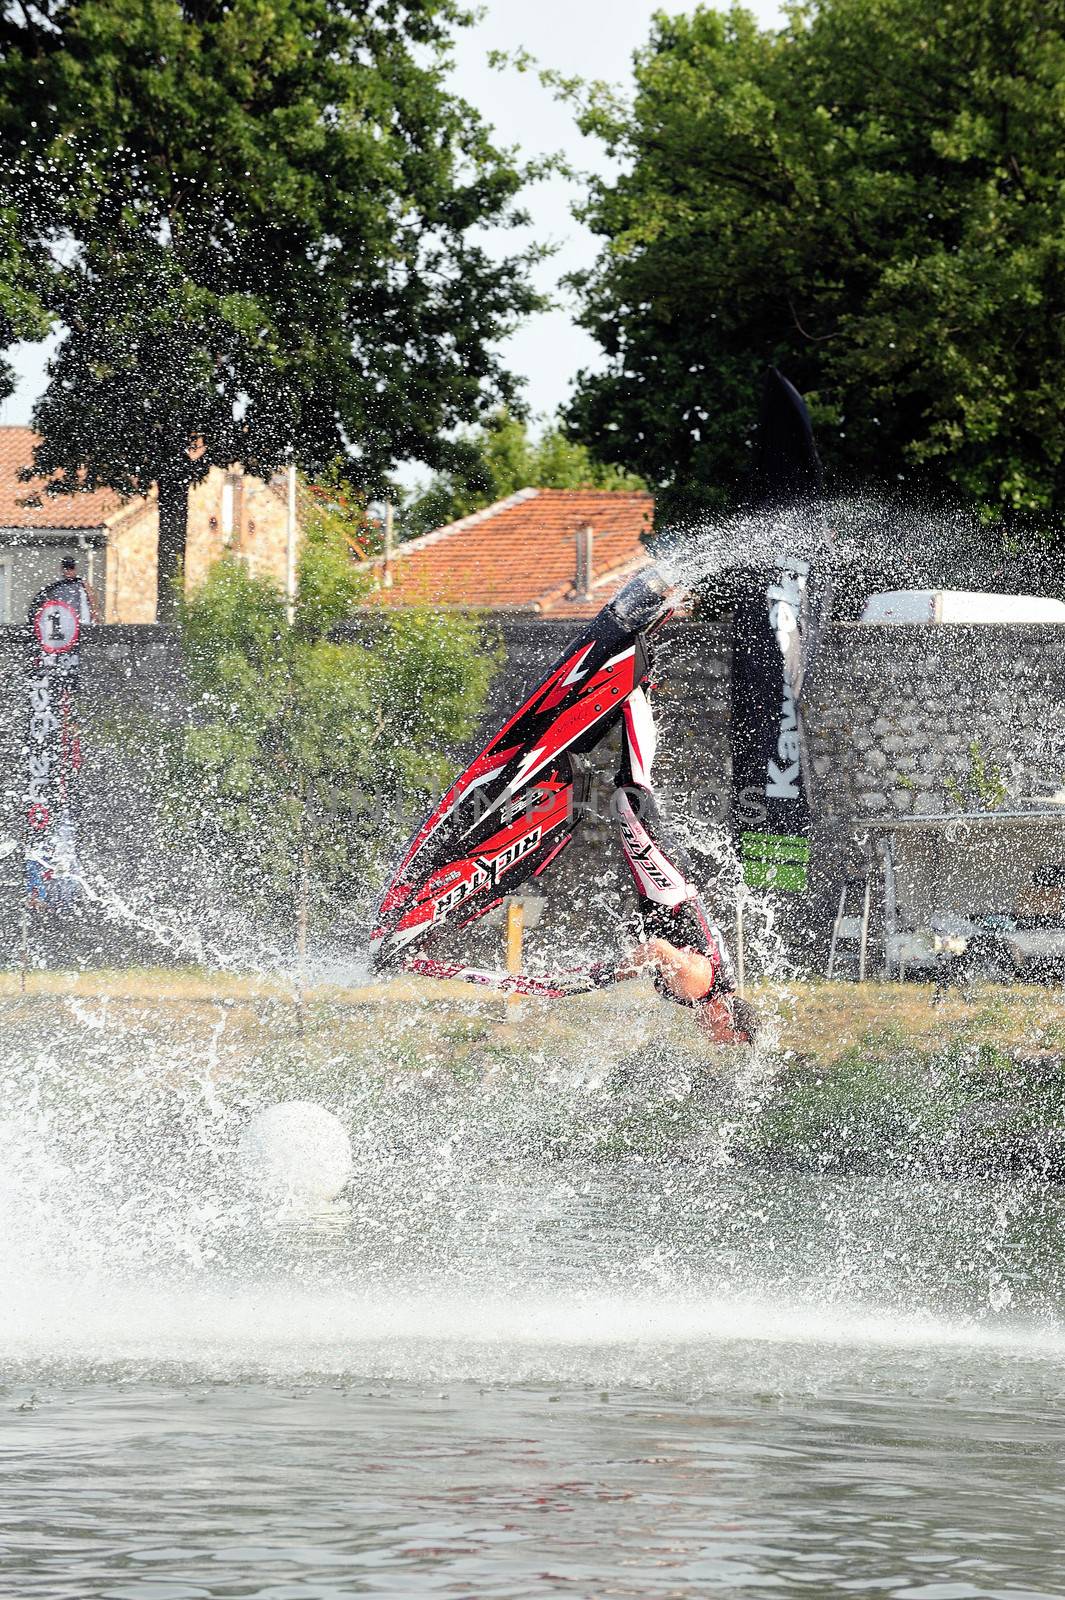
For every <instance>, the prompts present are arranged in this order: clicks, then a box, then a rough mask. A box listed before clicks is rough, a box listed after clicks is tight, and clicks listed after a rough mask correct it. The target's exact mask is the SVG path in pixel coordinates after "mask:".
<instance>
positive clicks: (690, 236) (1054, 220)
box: [570, 0, 1065, 521]
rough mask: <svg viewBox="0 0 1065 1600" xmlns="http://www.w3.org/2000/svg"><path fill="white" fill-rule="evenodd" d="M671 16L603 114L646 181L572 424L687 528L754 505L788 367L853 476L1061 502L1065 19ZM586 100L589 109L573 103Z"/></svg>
mask: <svg viewBox="0 0 1065 1600" xmlns="http://www.w3.org/2000/svg"><path fill="white" fill-rule="evenodd" d="M787 16H788V20H787V22H786V24H785V26H784V27H783V28H781V29H779V30H775V31H772V30H771V31H762V30H760V29H759V28H758V26H757V25H756V23H755V21H754V20H753V18H752V17H751V16H750V14H749V13H747V12H745V11H743V10H738V9H737V10H733V11H730V12H729V13H727V14H724V15H722V14H719V13H717V12H714V11H709V10H705V9H701V8H700V9H698V10H696V11H695V12H694V13H693V14H692V15H691V16H689V17H671V18H667V17H664V16H661V15H660V16H658V17H657V18H656V21H655V25H654V29H653V33H652V36H651V40H650V43H649V45H648V46H647V47H646V48H645V49H644V50H643V51H642V52H641V53H640V54H639V55H638V57H637V60H636V68H635V98H634V100H633V103H632V105H631V106H625V105H621V104H620V103H618V102H617V101H614V100H611V99H610V98H609V97H608V96H607V95H606V94H604V93H602V92H599V93H595V92H593V93H591V94H590V95H588V96H586V97H585V98H584V100H583V102H582V109H581V114H580V120H581V126H582V128H583V129H584V131H585V132H586V133H591V134H598V135H599V136H600V138H602V139H603V140H604V141H605V142H606V144H607V146H608V148H609V149H610V150H611V151H612V152H613V153H614V154H615V155H616V156H618V157H619V158H620V159H621V161H622V169H623V170H622V175H621V176H620V177H619V178H618V179H616V180H615V181H613V182H608V181H600V182H597V183H595V184H593V186H592V189H591V192H590V195H589V199H588V202H587V208H586V212H585V214H586V216H587V219H588V220H589V222H590V224H591V226H592V227H593V229H594V230H595V231H596V232H597V233H598V234H599V235H600V236H601V237H602V239H603V240H604V246H603V250H602V253H601V255H600V257H599V260H598V262H597V264H596V266H595V267H594V269H593V270H592V271H590V272H589V273H587V274H585V275H583V277H582V278H581V279H580V280H579V286H580V289H581V292H582V296H583V312H582V321H583V323H584V326H585V327H587V328H588V329H589V330H590V331H591V332H592V333H593V334H594V335H595V337H596V338H597V340H598V341H599V343H600V345H601V346H602V347H603V349H604V351H605V352H606V355H607V357H608V365H607V368H606V370H605V371H604V372H602V373H584V374H583V375H582V376H581V378H580V381H579V384H578V388H577V393H576V397H575V400H574V402H573V406H572V410H571V413H570V421H571V425H572V427H573V428H574V430H575V431H576V432H578V433H579V435H580V436H581V437H582V438H585V439H587V440H588V442H589V444H590V446H591V448H592V449H593V450H594V451H595V452H596V453H597V454H598V455H600V456H601V457H603V458H604V459H610V460H615V461H618V462H621V463H624V464H625V465H627V466H630V467H632V468H634V469H635V470H638V471H640V472H642V473H644V474H645V475H646V476H647V478H648V479H649V480H650V481H651V482H652V483H653V484H655V485H656V486H658V488H659V490H660V493H661V495H662V499H663V501H664V502H665V510H666V512H667V514H669V513H670V512H672V513H673V514H678V515H682V514H685V513H697V512H698V511H700V510H701V509H704V508H706V507H707V506H712V505H714V504H715V503H717V502H719V501H720V499H721V498H722V496H723V495H727V494H728V492H729V491H730V490H731V489H732V488H733V487H734V486H735V484H736V482H737V480H738V478H739V477H740V475H741V473H742V470H743V468H744V466H745V461H746V458H747V449H746V446H747V445H748V443H749V439H748V426H749V422H750V419H751V417H752V415H753V414H754V410H755V404H756V385H757V382H758V377H759V374H760V372H761V370H762V369H764V367H765V365H766V364H767V363H768V362H775V363H776V364H778V365H779V366H780V367H781V368H782V369H783V370H784V371H785V372H786V373H787V374H788V376H789V377H791V378H792V379H793V381H795V382H796V383H797V384H798V386H799V387H800V388H801V389H803V390H804V391H805V392H806V394H807V396H808V398H809V400H810V401H811V409H812V411H813V414H814V418H815V422H816V423H817V424H819V434H820V439H821V442H822V444H823V448H824V453H825V455H826V456H827V457H828V460H829V463H830V465H831V466H832V467H834V468H835V470H836V473H837V476H838V478H839V479H840V480H842V481H843V482H846V481H848V480H850V481H852V482H853V481H859V482H868V481H870V480H872V481H874V482H875V481H880V482H882V483H883V482H887V483H891V484H894V483H896V482H897V480H898V479H899V478H900V477H905V478H906V479H907V480H908V481H909V482H910V483H911V485H913V486H914V487H922V486H923V487H927V486H929V485H934V486H936V487H938V488H942V487H944V486H946V487H947V488H949V489H950V491H951V492H952V493H953V494H955V495H956V496H957V497H959V498H962V499H968V500H972V501H976V502H978V503H980V504H981V505H982V506H983V507H985V508H987V509H988V510H989V511H990V512H991V513H993V514H1000V513H1010V514H1013V513H1017V514H1021V515H1029V516H1031V517H1033V518H1036V519H1043V520H1044V521H1045V520H1047V519H1049V518H1053V517H1059V516H1060V515H1061V513H1062V511H1063V510H1065V411H1063V409H1062V407H1061V405H1060V399H1059V396H1060V372H1061V368H1062V362H1063V357H1065V186H1063V185H1062V182H1061V156H1060V152H1061V148H1062V145H1063V142H1065V97H1063V95H1062V92H1061V86H1062V83H1063V82H1065V5H1063V4H1062V0H942V3H939V4H936V5H930V4H929V3H928V0H821V3H820V4H812V5H800V6H796V7H794V8H792V9H790V10H789V11H788V14H787ZM577 92H580V91H577Z"/></svg>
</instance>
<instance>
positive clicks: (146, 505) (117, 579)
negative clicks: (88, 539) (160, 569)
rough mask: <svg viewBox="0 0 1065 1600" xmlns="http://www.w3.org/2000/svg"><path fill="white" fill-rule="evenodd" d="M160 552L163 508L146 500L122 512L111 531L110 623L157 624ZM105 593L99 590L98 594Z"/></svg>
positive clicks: (108, 562)
mask: <svg viewBox="0 0 1065 1600" xmlns="http://www.w3.org/2000/svg"><path fill="white" fill-rule="evenodd" d="M158 551H159V508H158V506H157V505H156V503H155V501H154V500H142V501H139V502H137V503H135V504H134V505H132V506H130V507H128V508H126V509H124V510H123V511H121V512H120V513H119V514H118V516H116V517H115V518H113V519H112V522H111V525H110V527H109V529H108V560H107V585H106V598H107V604H106V609H105V612H104V616H105V619H106V621H108V622H113V623H147V622H154V621H155V598H156V596H155V588H156V586H155V568H156V561H157V560H158ZM102 592H103V591H101V589H99V588H97V595H100V594H101V593H102Z"/></svg>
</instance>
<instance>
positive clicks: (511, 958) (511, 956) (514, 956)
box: [507, 900, 525, 1011]
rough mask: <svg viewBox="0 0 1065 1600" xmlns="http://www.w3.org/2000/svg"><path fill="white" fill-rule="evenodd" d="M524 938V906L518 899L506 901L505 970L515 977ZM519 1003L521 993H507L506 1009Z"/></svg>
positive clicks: (509, 1009)
mask: <svg viewBox="0 0 1065 1600" xmlns="http://www.w3.org/2000/svg"><path fill="white" fill-rule="evenodd" d="M524 939H525V907H524V906H523V905H522V903H521V901H520V900H508V901H507V971H508V973H509V974H510V975H511V977H514V978H516V977H517V975H518V973H519V972H520V971H521V955H522V944H523V943H524ZM520 1005H521V995H519V994H508V995H507V1010H508V1011H513V1010H514V1009H515V1008H516V1007H518V1006H520Z"/></svg>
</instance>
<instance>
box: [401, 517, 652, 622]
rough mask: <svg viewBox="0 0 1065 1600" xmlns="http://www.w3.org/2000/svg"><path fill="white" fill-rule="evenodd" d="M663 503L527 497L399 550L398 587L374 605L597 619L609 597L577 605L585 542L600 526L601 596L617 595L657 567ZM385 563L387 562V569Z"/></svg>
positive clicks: (596, 575) (597, 577)
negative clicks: (656, 522) (650, 542)
mask: <svg viewBox="0 0 1065 1600" xmlns="http://www.w3.org/2000/svg"><path fill="white" fill-rule="evenodd" d="M653 517H654V497H653V496H652V495H649V494H643V493H631V492H625V493H619V492H616V491H613V490H595V489H523V490H520V491H519V492H518V493H517V494H515V495H510V496H509V497H508V498H507V499H506V500H498V501H496V503H495V505H492V506H487V507H486V508H485V509H484V510H483V511H478V512H475V513H474V514H473V515H472V516H470V517H464V518H462V519H461V520H460V521H459V522H453V523H450V524H448V525H447V526H446V527H444V528H438V529H436V530H435V532H433V533H428V534H425V535H423V537H422V538H420V539H412V540H410V541H408V543H406V544H401V545H399V546H398V547H397V549H396V552H395V557H394V560H393V564H392V575H393V582H392V587H391V588H389V589H380V590H378V591H377V592H376V593H375V594H374V595H373V597H372V599H373V602H374V603H376V604H380V605H389V606H404V605H419V604H429V605H432V604H435V605H443V606H469V607H471V608H474V607H476V608H486V609H488V610H498V611H509V610H534V611H541V612H545V613H550V614H551V615H557V616H573V617H584V616H590V615H592V614H594V612H595V611H596V610H598V608H599V606H600V605H602V604H603V603H604V601H605V600H606V599H608V598H609V593H607V594H604V595H602V596H601V597H600V598H598V599H593V600H592V601H579V600H575V599H574V600H571V599H570V598H569V595H571V594H572V593H573V590H574V586H575V578H576V555H577V551H576V534H577V530H578V528H582V527H584V526H585V525H590V526H591V528H592V530H593V534H594V538H593V542H592V569H593V576H592V589H593V594H595V593H597V592H598V590H599V588H600V586H601V585H605V586H606V587H607V589H608V590H609V588H610V587H611V580H620V578H621V577H623V576H627V575H628V574H629V572H631V571H637V570H638V569H639V568H640V567H641V566H645V565H648V564H649V560H650V558H649V557H648V556H647V554H646V553H645V550H644V546H643V542H642V540H643V537H644V536H645V535H647V534H649V533H650V532H651V525H652V520H653ZM377 564H378V565H380V562H378V563H377Z"/></svg>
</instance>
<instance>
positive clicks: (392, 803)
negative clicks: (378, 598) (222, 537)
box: [164, 497, 494, 911]
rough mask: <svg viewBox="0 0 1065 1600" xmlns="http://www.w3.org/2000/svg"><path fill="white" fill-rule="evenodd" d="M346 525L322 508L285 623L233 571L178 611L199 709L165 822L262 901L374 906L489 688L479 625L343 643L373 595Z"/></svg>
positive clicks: (242, 574) (394, 616) (175, 760)
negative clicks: (415, 816) (411, 822)
mask: <svg viewBox="0 0 1065 1600" xmlns="http://www.w3.org/2000/svg"><path fill="white" fill-rule="evenodd" d="M345 498H347V497H345ZM350 528H351V515H350V513H347V512H345V511H343V510H341V509H338V507H337V506H336V505H334V506H332V507H331V506H329V505H328V504H326V505H322V504H321V503H320V502H319V503H317V505H316V509H314V510H313V511H312V513H311V515H310V525H309V532H308V537H307V541H306V545H305V548H304V551H303V553H302V556H301V561H300V567H299V582H298V593H297V599H296V606H295V618H294V622H293V624H292V626H289V625H288V624H287V622H286V617H285V599H284V596H283V595H282V594H281V592H280V590H279V589H278V588H277V587H276V585H274V584H273V583H272V582H270V581H268V580H266V579H262V578H254V577H252V576H250V574H249V573H248V571H247V569H246V568H245V567H244V566H242V565H241V564H240V563H239V562H237V561H235V560H230V559H226V560H224V561H221V562H219V563H218V564H217V565H215V566H214V567H213V568H212V569H211V571H210V573H209V575H208V577H207V579H206V581H205V583H204V584H203V585H202V586H201V588H200V589H198V590H197V591H196V592H195V593H194V594H192V595H191V596H190V597H189V598H188V599H186V600H185V601H184V602H183V604H182V606H181V611H180V621H181V627H182V632H183V639H184V645H185V657H186V662H187V671H188V676H189V680H190V684H191V688H192V691H193V706H192V715H191V720H190V723H189V726H188V727H187V728H186V729H184V731H182V732H180V733H179V734H177V735H174V736H171V737H170V739H169V749H168V756H167V760H166V763H165V767H166V776H165V781H166V786H167V789H168V792H169V793H170V795H171V821H172V824H174V825H176V826H177V828H178V829H179V832H180V836H182V837H183V838H184V839H186V840H187V841H188V842H189V843H190V844H191V843H194V844H195V845H196V847H198V848H200V849H204V850H206V851H207V852H208V853H209V854H211V855H212V856H213V857H216V858H219V857H220V858H221V859H223V860H226V861H227V862H228V863H229V865H230V870H231V873H232V875H233V879H234V883H235V886H236V888H237V889H238V891H239V892H240V894H241V895H242V896H246V897H250V898H252V899H253V900H257V901H258V902H259V903H260V904H261V905H271V906H274V907H275V908H276V907H277V906H278V905H279V904H280V905H281V906H282V907H287V908H288V909H289V910H295V909H297V908H298V907H300V906H301V905H302V906H303V908H304V911H305V910H306V907H307V905H308V902H309V904H310V906H311V908H312V909H313V907H315V906H322V905H323V904H326V903H327V902H328V900H329V897H330V896H331V895H336V894H338V893H343V894H344V896H345V898H346V899H354V900H356V901H358V900H360V899H363V900H364V899H365V895H366V891H367V889H368V888H369V887H370V886H372V884H373V883H374V882H375V881H376V878H377V876H378V875H379V873H380V871H381V870H382V868H383V865H384V863H385V861H386V859H387V858H388V856H389V855H390V854H391V853H392V852H393V851H394V850H395V848H396V846H397V844H398V843H399V842H400V835H401V834H402V833H403V831H404V829H405V828H406V827H407V820H408V819H407V812H408V811H409V810H412V809H413V810H418V809H421V808H423V807H424V806H425V804H426V802H427V800H428V797H429V795H430V794H431V793H433V792H435V791H436V790H438V789H439V788H440V787H441V786H442V785H443V783H444V782H445V780H446V779H447V778H448V777H449V776H450V774H451V770H452V758H451V757H450V756H449V754H448V751H449V748H453V747H454V745H455V743H456V742H457V741H459V740H461V739H463V738H465V737H466V736H467V735H468V734H469V733H471V732H472V731H473V729H474V728H475V726H476V723H477V719H478V716H479V714H480V712H481V710H482V708H483V705H484V700H485V696H486V693H487V689H488V685H489V682H490V679H491V674H492V670H493V664H494V662H493V656H492V654H491V653H490V652H489V651H486V650H485V649H484V648H483V647H482V646H481V644H480V642H479V638H478V633H477V628H476V625H475V624H474V623H473V622H471V621H470V620H468V619H463V618H459V617H454V618H449V619H448V620H447V622H446V624H441V622H440V619H439V617H430V616H429V615H428V614H427V613H424V612H421V611H418V610H411V611H392V610H381V611H380V612H378V613H374V614H372V615H368V616H364V618H363V620H362V622H361V623H360V624H359V625H358V629H357V632H356V634H355V637H354V638H353V639H352V638H344V637H337V629H338V627H339V626H340V625H341V624H350V619H351V616H352V608H353V607H354V606H355V605H357V604H358V602H359V600H360V599H362V598H364V596H365V593H366V590H367V580H366V578H365V576H364V575H363V574H362V573H361V572H360V571H359V570H358V569H357V568H356V567H355V566H354V565H353V563H352V560H351V555H350V550H349V547H348V544H347V541H346V538H345V534H346V533H347V532H349V531H350ZM164 738H165V735H164Z"/></svg>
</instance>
